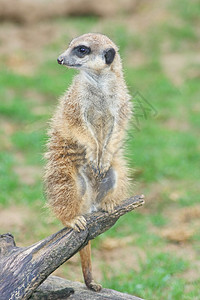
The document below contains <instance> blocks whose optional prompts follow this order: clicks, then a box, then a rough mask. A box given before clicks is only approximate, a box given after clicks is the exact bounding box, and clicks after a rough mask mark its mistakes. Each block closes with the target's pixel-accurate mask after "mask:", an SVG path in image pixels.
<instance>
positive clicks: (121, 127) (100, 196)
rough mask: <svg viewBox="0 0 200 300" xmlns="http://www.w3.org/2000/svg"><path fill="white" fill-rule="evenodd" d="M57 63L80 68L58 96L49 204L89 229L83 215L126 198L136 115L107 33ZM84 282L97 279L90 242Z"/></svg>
mask: <svg viewBox="0 0 200 300" xmlns="http://www.w3.org/2000/svg"><path fill="white" fill-rule="evenodd" d="M57 61H58V63H59V64H61V65H65V66H66V67H68V68H74V69H77V70H78V71H79V73H78V74H77V75H76V76H75V77H74V79H73V82H72V85H71V86H70V88H69V89H68V90H67V91H66V92H65V94H64V95H63V97H61V99H60V101H59V105H58V107H57V109H56V112H55V114H54V116H53V117H52V120H51V123H50V130H49V140H48V144H47V152H46V155H45V156H46V159H47V165H46V169H45V176H44V177H45V178H44V180H45V187H46V193H47V198H48V203H49V205H50V207H51V208H52V209H53V211H54V213H55V215H56V216H57V218H58V219H60V220H61V222H62V223H63V225H64V226H67V227H71V228H73V229H75V230H77V231H80V230H84V229H85V228H86V220H85V218H84V216H83V215H84V214H86V213H90V212H93V211H97V210H99V209H101V210H103V211H106V212H109V213H110V212H112V211H113V209H114V207H115V206H116V205H117V204H119V203H120V202H121V201H122V200H124V199H125V197H127V190H128V184H129V180H128V175H127V167H126V163H125V159H124V157H123V143H124V138H125V132H126V129H127V125H128V120H129V118H130V115H131V105H130V96H129V93H128V90H127V86H126V83H125V80H124V76H123V70H122V63H121V59H120V55H119V53H118V48H117V46H116V45H115V44H114V43H113V42H112V41H111V40H110V39H109V38H108V37H107V36H105V35H103V34H100V33H88V34H84V35H82V36H79V37H77V38H75V39H73V40H72V41H71V43H70V44H69V47H68V49H67V50H66V51H65V52H64V53H63V54H61V55H60V56H59V57H58V59H57ZM80 257H81V265H82V271H83V277H84V280H85V284H86V286H87V287H88V288H90V289H92V290H95V291H99V290H100V289H101V285H100V284H97V283H95V282H94V280H93V276H92V265H91V246H90V243H88V245H87V246H85V247H84V248H83V249H82V250H80Z"/></svg>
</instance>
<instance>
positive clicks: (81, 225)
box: [66, 216, 87, 232]
mask: <svg viewBox="0 0 200 300" xmlns="http://www.w3.org/2000/svg"><path fill="white" fill-rule="evenodd" d="M86 225H87V222H86V219H85V218H84V217H83V216H78V217H76V218H75V219H73V220H72V221H71V222H66V226H69V227H71V228H73V229H74V230H76V231H78V232H80V231H81V230H85V229H86Z"/></svg>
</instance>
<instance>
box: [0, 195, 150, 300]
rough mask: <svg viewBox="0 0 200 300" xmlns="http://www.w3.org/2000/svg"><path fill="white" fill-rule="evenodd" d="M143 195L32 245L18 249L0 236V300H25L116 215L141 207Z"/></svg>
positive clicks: (112, 223)
mask: <svg viewBox="0 0 200 300" xmlns="http://www.w3.org/2000/svg"><path fill="white" fill-rule="evenodd" d="M143 198H144V197H143V196H135V197H132V198H130V199H127V200H125V201H124V202H122V203H121V205H119V206H117V207H115V210H114V212H112V213H111V214H108V213H106V212H102V211H99V212H96V213H92V214H88V215H85V218H86V221H87V228H86V229H85V230H84V231H81V232H77V231H74V230H73V229H69V228H63V229H62V230H60V231H59V232H57V233H55V234H53V235H51V236H49V237H47V238H45V239H44V240H42V241H39V242H37V243H36V244H34V245H32V246H29V247H25V248H18V247H16V245H15V242H14V239H13V237H12V235H10V234H6V235H1V236H0V295H1V300H4V299H5V300H7V299H28V298H29V297H30V296H31V295H32V294H33V292H34V291H35V290H36V288H37V287H38V286H39V285H40V284H41V283H42V282H43V281H44V280H45V279H46V278H47V277H48V276H49V275H50V274H51V273H52V272H53V271H55V270H56V269H57V268H58V267H59V266H60V265H62V264H63V263H64V262H65V261H67V260H68V259H69V258H70V257H72V256H73V255H74V254H75V253H77V252H78V251H79V250H80V249H81V248H83V247H84V246H85V245H86V244H87V243H88V241H89V240H91V239H94V238H95V237H96V236H98V235H100V234H101V233H103V232H104V231H106V230H108V229H109V228H110V227H112V226H113V225H114V224H115V223H116V221H117V220H118V219H119V217H120V216H122V215H124V214H125V213H127V212H129V211H131V210H134V209H135V208H137V207H139V206H141V205H143V204H144V199H143Z"/></svg>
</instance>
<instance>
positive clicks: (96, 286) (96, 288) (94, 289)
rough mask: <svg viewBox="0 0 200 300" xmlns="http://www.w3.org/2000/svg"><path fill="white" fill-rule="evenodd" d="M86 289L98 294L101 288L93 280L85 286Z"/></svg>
mask: <svg viewBox="0 0 200 300" xmlns="http://www.w3.org/2000/svg"><path fill="white" fill-rule="evenodd" d="M87 287H88V288H89V289H90V290H93V291H95V292H99V291H100V290H101V289H102V286H101V285H100V284H98V283H96V282H94V280H92V281H91V282H90V283H88V284H87Z"/></svg>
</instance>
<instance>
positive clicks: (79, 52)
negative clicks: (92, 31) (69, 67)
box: [72, 45, 91, 58]
mask: <svg viewBox="0 0 200 300" xmlns="http://www.w3.org/2000/svg"><path fill="white" fill-rule="evenodd" d="M72 52H73V54H75V55H76V56H78V57H79V58H82V57H84V56H85V55H88V54H90V52H91V49H90V47H87V46H84V45H80V46H77V47H74V48H73V50H72Z"/></svg>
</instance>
